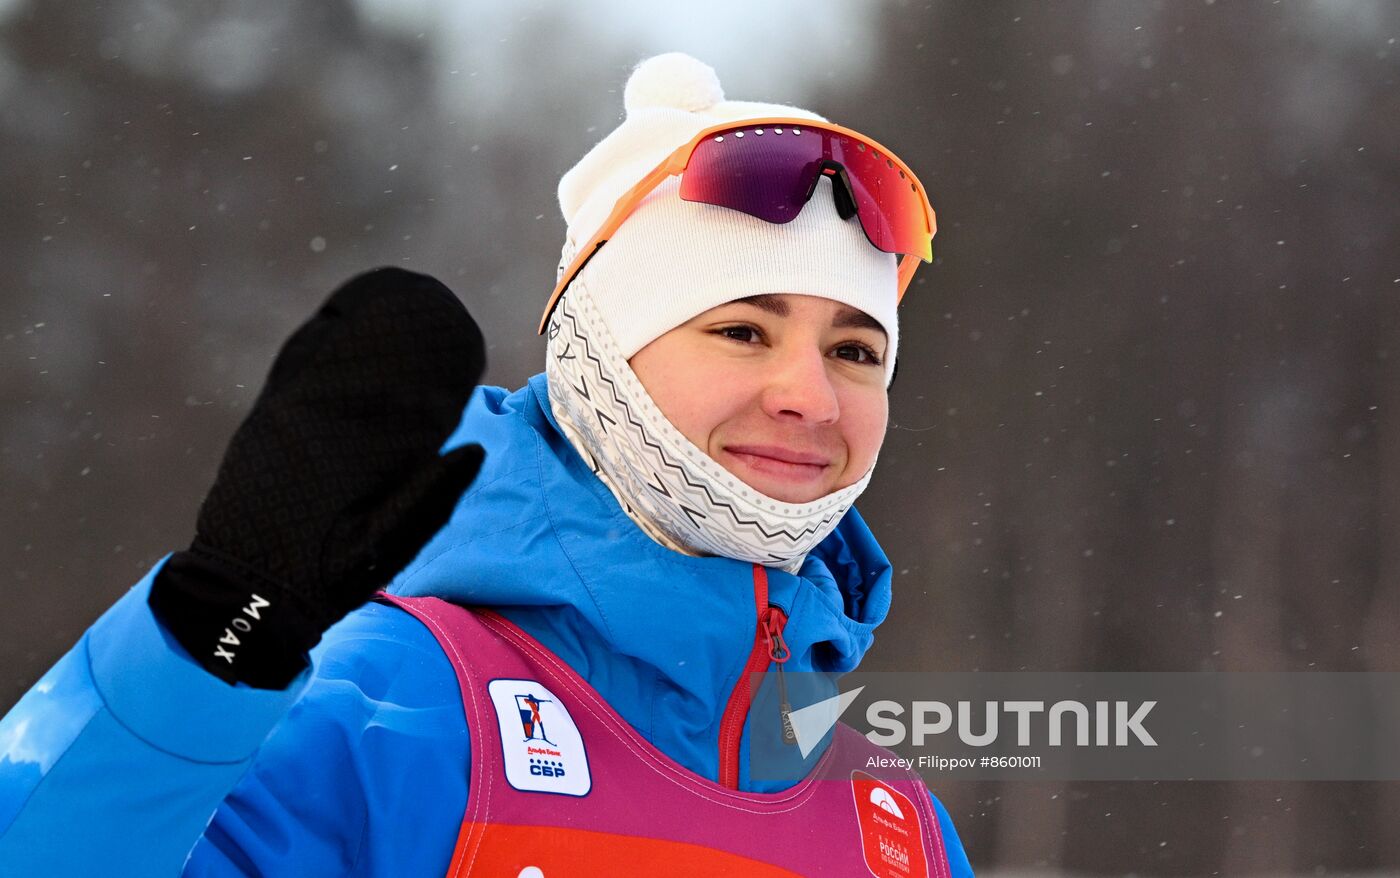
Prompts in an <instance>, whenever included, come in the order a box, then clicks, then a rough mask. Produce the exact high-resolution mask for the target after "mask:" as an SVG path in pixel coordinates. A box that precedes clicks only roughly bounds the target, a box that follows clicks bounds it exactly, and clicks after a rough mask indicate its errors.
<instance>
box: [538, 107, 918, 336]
mask: <svg viewBox="0 0 1400 878" xmlns="http://www.w3.org/2000/svg"><path fill="white" fill-rule="evenodd" d="M822 175H826V176H828V177H831V178H832V188H833V190H834V191H835V195H836V210H837V213H838V214H839V215H840V216H841V218H842V219H850V218H851V217H852V216H856V217H858V218H859V219H860V227H861V228H862V229H863V230H864V231H865V237H866V238H867V239H868V240H869V241H870V243H871V244H872V245H874V246H875V247H876V248H877V249H879V250H883V251H884V252H886V253H897V254H903V256H902V258H901V259H900V261H899V275H898V276H899V298H900V299H903V298H904V291H905V290H906V289H908V288H909V284H910V282H911V281H913V279H914V269H915V268H917V267H918V265H919V261H920V260H923V261H924V262H932V261H933V235H934V232H935V231H936V230H937V228H938V226H937V224H936V222H935V221H934V215H933V206H932V205H931V204H929V200H928V195H927V194H926V193H925V192H924V187H923V184H921V183H920V182H919V180H918V178H917V177H915V176H914V172H913V171H911V170H909V166H908V165H906V164H904V162H902V161H900V160H899V159H898V158H895V156H894V155H893V154H892V153H891V152H890V151H889V150H887V149H885V148H884V147H883V146H881V145H880V144H878V143H876V142H875V141H874V140H871V139H870V138H869V137H866V136H865V135H864V134H860V133H858V132H856V131H852V130H851V129H849V128H842V127H841V126H840V125H833V124H830V123H828V122H816V121H813V120H810V119H794V118H786V117H767V118H762V119H745V120H743V121H739V122H725V123H724V124H721V125H714V126H711V127H709V128H706V129H705V130H704V131H701V132H700V133H699V134H697V135H695V137H694V138H692V139H691V141H690V142H689V143H687V144H685V145H683V146H681V147H679V148H678V149H676V150H675V151H674V152H672V153H671V154H670V155H669V156H667V157H666V159H665V160H664V161H662V162H661V164H659V165H657V166H656V167H655V168H653V169H652V170H651V172H650V173H648V174H647V175H646V176H645V177H643V178H642V179H641V180H640V181H638V182H637V185H635V186H633V187H632V188H631V189H628V190H627V192H626V194H624V195H623V196H622V197H621V198H620V199H618V201H617V204H616V205H614V206H613V209H612V213H610V214H608V218H607V220H606V221H605V222H604V223H603V225H602V226H601V227H600V228H599V229H598V231H597V233H595V234H594V235H593V237H592V238H590V239H589V241H588V243H587V244H585V245H584V246H582V247H580V248H579V250H578V253H577V255H575V257H574V260H573V262H572V263H570V265H569V267H568V270H567V271H565V272H564V273H563V275H561V276H560V278H559V283H558V284H557V285H556V286H555V287H554V292H553V293H552V294H551V295H550V297H549V303H548V304H547V305H546V306H545V309H544V316H543V317H541V318H540V326H539V330H538V331H539V332H540V333H541V334H542V333H543V332H544V330H545V326H546V325H547V324H548V323H549V315H550V314H552V313H553V312H554V307H555V305H557V304H558V302H559V297H560V296H562V295H564V290H565V289H567V288H568V286H569V284H571V283H572V282H573V280H574V278H575V277H577V276H578V273H579V272H580V271H582V270H583V267H584V266H585V265H587V264H588V260H590V259H592V258H593V256H594V254H596V253H597V252H598V251H599V250H600V249H602V246H603V245H604V244H606V243H607V242H608V239H609V238H611V237H612V235H613V233H615V232H616V231H617V228H618V226H620V225H622V222H623V220H625V219H627V217H628V216H630V215H631V214H632V211H634V210H636V209H637V206H638V205H639V204H641V202H642V199H643V198H645V197H646V196H647V195H648V194H649V193H650V192H651V191H652V190H653V189H655V188H656V187H657V186H660V185H661V183H662V182H664V181H665V180H666V179H667V178H669V177H673V176H679V177H680V178H681V186H680V197H681V198H682V199H684V200H686V201H694V202H699V203H702V204H713V205H716V206H718V207H728V208H732V209H734V210H737V211H741V212H743V213H746V214H748V215H750V216H755V217H758V218H759V219H761V220H767V221H768V222H770V223H786V222H789V221H791V220H792V219H793V218H794V217H796V216H797V215H798V214H799V213H800V212H801V211H802V208H803V207H804V206H806V204H807V201H808V199H810V198H811V197H812V192H813V191H815V190H816V187H817V181H818V180H819V179H820V178H821V176H822ZM838 183H839V184H840V185H837V184H838Z"/></svg>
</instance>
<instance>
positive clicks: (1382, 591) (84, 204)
mask: <svg viewBox="0 0 1400 878" xmlns="http://www.w3.org/2000/svg"><path fill="white" fill-rule="evenodd" d="M659 9H668V10H671V11H665V12H660V11H656V10H659ZM1397 38H1400V5H1397V4H1394V3H1390V2H1386V0H1369V2H1368V0H1333V2H1311V3H1309V2H1288V3H1279V2H1268V0H1253V2H1238V0H1237V2H1226V0H1220V2H1212V0H1173V2H1127V0H1121V2H1097V3H1091V2H1059V3H1044V2H1001V3H980V2H973V0H968V2H960V3H952V2H937V3H931V4H929V3H915V2H873V0H872V2H854V0H845V2H839V0H824V2H816V0H807V2H776V0H773V2H765V3H754V2H752V0H706V2H705V3H702V4H689V5H687V6H685V7H681V6H680V5H673V4H664V5H663V4H652V3H645V4H644V3H641V2H635V3H632V2H620V0H615V2H588V3H573V4H565V3H541V2H511V3H499V2H490V3H488V2H482V0H471V2H462V0H455V2H454V0H414V2H408V0H373V2H369V0H365V2H359V3H355V2H351V0H322V2H315V3H298V4H292V3H273V2H216V3H206V4H189V3H179V2H174V0H106V2H103V3H75V2H59V0H48V2H39V0H0V198H3V201H0V204H3V207H4V210H3V212H0V255H3V258H4V265H5V267H6V272H7V275H6V280H5V282H4V283H3V284H0V584H2V585H0V587H3V589H4V592H3V594H4V596H5V598H6V600H5V602H4V609H3V610H0V709H3V708H5V707H7V706H8V705H9V704H10V703H12V702H13V700H14V699H16V698H18V696H19V695H20V693H21V692H23V691H24V690H25V689H26V688H27V687H28V686H29V685H30V684H31V683H32V682H33V681H34V680H35V679H37V678H38V676H39V675H40V674H41V673H42V671H43V670H44V669H45V668H46V667H47V666H48V665H49V664H51V663H52V662H53V661H54V660H55V659H56V658H57V657H58V656H59V655H60V654H61V653H62V652H63V651H64V650H65V649H66V648H67V647H68V646H69V645H71V644H72V642H73V641H74V640H75V639H76V638H77V637H78V636H79V635H80V634H81V632H82V631H83V629H84V628H85V627H86V626H87V625H88V624H89V623H90V622H91V621H92V620H93V619H94V618H96V616H97V615H98V614H99V613H100V612H101V611H102V609H103V608H104V607H105V606H107V605H108V604H110V603H111V602H112V600H114V599H115V598H116V597H117V596H118V595H119V594H120V593H121V592H122V591H123V590H124V589H125V588H127V587H128V586H129V585H130V584H131V583H133V582H134V581H135V580H136V579H137V578H139V577H140V576H141V575H142V574H143V573H144V572H145V571H146V570H147V569H148V568H149V567H150V565H151V564H152V563H153V562H154V561H155V560H157V559H158V558H159V557H160V556H161V555H163V554H164V553H165V552H167V551H170V550H173V549H176V548H180V547H182V546H184V545H186V544H187V543H188V541H189V539H190V537H191V536H192V527H193V520H194V513H195V510H196V508H197V506H198V503H199V501H200V499H201V498H202V496H203V493H204V491H205V490H206V488H207V487H208V485H209V483H210V482H211V480H212V478H213V474H214V471H215V467H216V466H217V464H218V461H219V457H220V454H221V452H222V450H223V447H224V444H225V442H226V441H227V439H228V437H229V435H230V434H231V433H232V431H233V429H234V428H235V426H236V425H237V423H238V421H239V419H240V417H241V416H242V415H243V414H244V413H245V411H246V408H247V406H248V405H249V404H250V403H251V401H252V399H253V397H254V395H255V393H256V391H257V388H258V387H259V386H260V384H261V382H262V379H263V376H264V374H265V372H266V369H267V366H268V364H269V363H270V360H271V357H272V354H273V353H274V351H275V350H276V348H277V346H278V345H279V344H280V342H281V341H282V339H283V338H284V337H285V336H286V335H287V334H288V333H289V332H290V331H291V329H292V328H293V327H294V326H295V325H296V324H297V323H299V322H300V321H301V320H302V319H304V318H305V317H306V316H307V315H308V314H309V313H310V312H311V311H312V310H313V309H314V307H315V306H316V304H317V303H318V302H319V301H320V300H321V299H322V298H323V297H324V296H325V295H326V294H327V293H328V292H329V290H330V289H331V288H332V287H333V286H334V285H335V284H337V283H338V282H340V281H341V280H344V279H345V278H347V277H349V276H350V275H352V274H354V273H357V272H359V271H361V270H364V269H366V268H369V267H372V266H375V265H379V264H398V265H403V266H405V267H408V268H412V269H416V270H418V271H426V272H430V273H432V274H435V275H437V276H438V277H440V278H442V279H443V280H444V281H446V282H447V283H448V284H449V285H450V286H452V287H453V288H454V289H456V291H457V292H458V294H459V295H460V296H461V297H462V298H463V299H464V300H465V301H466V302H467V304H468V306H469V307H470V308H471V310H472V311H473V313H474V314H475V315H476V316H477V318H478V320H479V321H480V322H481V324H482V325H483V326H484V327H485V328H486V329H487V331H488V332H489V334H490V336H491V353H490V355H491V371H490V374H489V376H488V377H489V379H490V380H491V381H493V382H494V383H499V384H505V385H516V384H519V383H520V382H521V381H522V380H523V379H524V378H525V377H527V376H528V375H530V374H531V373H533V372H535V371H538V370H539V369H540V368H541V366H542V362H543V359H542V358H543V345H542V344H541V342H540V340H539V339H538V338H536V336H535V335H534V334H533V331H532V330H533V326H534V323H535V321H536V320H537V318H538V312H539V309H540V307H541V304H542V303H543V301H544V299H545V297H546V296H547V294H548V291H549V290H550V288H551V287H552V285H553V281H554V267H555V264H556V258H557V255H558V251H559V247H560V245H561V243H562V240H563V231H564V227H563V221H562V219H561V218H560V216H559V213H558V207H557V203H556V201H555V186H556V184H557V182H558V179H559V176H560V175H561V174H562V173H563V172H564V171H565V170H566V169H567V168H568V167H569V166H570V165H572V164H573V162H575V161H576V160H577V159H578V158H579V157H580V156H581V155H582V154H583V152H584V151H586V150H587V148H588V147H589V146H591V145H592V144H593V143H594V142H595V141H596V140H598V139H599V138H601V137H602V136H603V135H604V134H605V133H606V132H607V131H609V130H611V128H612V127H613V126H614V125H616V124H617V122H618V121H619V120H620V117H621V112H622V99H621V89H622V85H623V83H624V82H625V80H626V77H627V74H628V71H629V69H630V67H631V65H632V64H634V63H636V62H637V61H638V60H640V59H641V58H643V57H646V56H647V55H650V54H654V53H657V52H661V51H668V50H674V49H679V50H684V51H689V52H691V53H693V54H695V55H697V56H698V57H700V58H702V59H704V60H706V61H707V62H709V63H711V64H713V65H714V66H715V67H716V68H717V69H718V71H719V73H720V77H721V81H722V82H723V84H724V86H725V89H726V91H727V93H728V95H729V96H730V97H732V98H736V99H753V100H766V101H774V102H784V103H793V104H797V105H801V106H807V107H810V108H812V109H814V110H817V111H818V112H821V113H823V114H825V115H827V116H828V117H830V118H832V119H834V120H835V121H837V122H840V123H843V124H846V125H850V126H852V127H856V128H859V129H862V130H865V131H868V132H870V133H871V134H872V135H873V136H875V137H876V138H878V139H880V140H881V141H883V142H885V143H886V144H888V145H889V146H890V147H891V148H892V149H894V150H895V151H897V152H898V153H899V154H900V155H901V156H902V157H903V158H904V159H906V160H907V161H908V163H909V164H910V165H911V166H913V167H914V168H915V169H916V170H917V171H918V172H919V174H920V176H921V178H922V179H923V181H924V183H925V184H926V186H927V187H928V189H929V191H930V193H931V196H932V198H933V200H934V206H935V208H936V210H937V211H938V217H939V225H940V230H939V233H938V237H937V238H936V239H935V242H934V249H935V253H936V254H937V262H936V264H935V265H933V266H926V267H924V268H923V269H921V270H920V274H919V277H918V281H917V285H916V286H915V287H914V288H913V289H911V292H910V295H909V296H908V297H907V298H906V300H905V306H904V308H903V310H902V320H903V326H904V329H903V336H904V338H905V339H906V342H905V344H904V345H903V346H902V351H901V353H902V354H903V356H902V357H901V364H900V365H901V368H900V375H899V379H898V381H897V382H896V384H895V386H894V389H893V399H892V410H893V419H894V422H895V426H894V428H893V429H892V431H891V433H890V436H889V439H888V442H887V444H886V448H885V451H884V452H883V454H882V456H881V466H880V469H879V470H878V471H877V475H876V477H875V480H874V483H873V486H872V488H871V490H870V491H869V492H868V493H867V494H866V496H865V498H864V499H863V500H862V503H861V507H862V510H863V511H864V513H865V515H866V517H867V518H868V519H869V520H870V522H871V524H872V527H874V529H875V531H876V533H877V534H879V535H881V537H882V540H883V542H884V544H885V547H886V549H887V550H888V552H889V554H890V555H891V557H892V558H893V559H894V560H895V564H896V567H897V568H898V570H899V576H898V578H897V581H896V589H897V592H896V605H895V611H894V616H893V617H892V619H891V621H890V622H889V623H887V624H886V626H885V627H884V628H882V629H881V632H880V639H879V641H878V643H877V646H876V648H875V650H874V652H873V653H872V655H871V657H870V659H869V664H868V665H867V667H869V668H870V669H873V670H881V669H884V670H893V669H916V668H930V669H934V668H936V669H943V670H973V669H986V670H1018V669H1025V670H1176V671H1183V670H1198V669H1199V670H1265V669H1268V670H1323V671H1355V670H1368V669H1369V670H1389V671H1396V670H1400V539H1397V537H1396V531H1397V528H1400V198H1397V195H1400V185H1398V184H1400V151H1398V150H1397V147H1400V88H1397V74H1400V45H1397V42H1396V40H1397ZM911 489H912V490H911ZM936 792H937V793H938V794H939V795H940V797H941V798H942V799H943V800H944V802H945V803H947V804H948V806H949V808H950V809H951V810H952V812H953V814H954V816H955V818H956V821H957V824H958V826H959V829H960V831H961V834H962V836H963V839H964V842H965V843H966V845H967V848H968V849H969V851H971V853H972V859H973V862H974V865H976V866H977V867H978V868H979V870H980V872H981V874H984V875H985V874H993V873H1000V874H1013V873H1015V874H1022V873H1026V874H1028V873H1032V872H1033V873H1035V874H1047V873H1048V874H1056V873H1061V872H1063V873H1084V874H1103V875H1121V874H1134V875H1208V874H1230V875H1236V874H1270V875H1275V874H1296V875H1340V874H1348V873H1374V872H1393V871H1395V870H1397V869H1400V834H1397V833H1396V832H1395V831H1394V827H1395V825H1396V823H1397V822H1400V784H1394V783H1391V784H1380V783H1376V784H1359V783H1315V784H1302V783H1295V784H1290V783H1248V784H1225V783H1212V784H1189V783H1122V784H1113V783H1078V784H1076V783H1059V784H1039V783H1032V782H1028V781H1014V780H1012V781H1006V782H1000V783H991V782H967V781H964V782H948V783H946V784H943V785H941V786H937V788H936Z"/></svg>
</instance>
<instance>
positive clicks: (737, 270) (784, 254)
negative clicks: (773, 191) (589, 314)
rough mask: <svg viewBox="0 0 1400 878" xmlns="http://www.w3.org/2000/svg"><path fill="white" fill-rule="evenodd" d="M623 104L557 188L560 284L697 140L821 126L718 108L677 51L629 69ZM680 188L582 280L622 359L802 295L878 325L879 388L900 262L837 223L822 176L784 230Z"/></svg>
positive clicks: (709, 87)
mask: <svg viewBox="0 0 1400 878" xmlns="http://www.w3.org/2000/svg"><path fill="white" fill-rule="evenodd" d="M623 104H624V106H625V108H626V111H627V117H626V119H625V121H623V123H622V124H621V125H619V126H618V127H617V128H616V129H614V130H613V131H612V133H610V134H609V135H608V136H607V137H605V138H603V140H602V141H600V142H599V143H598V144H597V145H596V146H594V147H593V148H592V149H591V150H589V152H588V154H587V155H585V156H584V157H583V158H582V159H581V160H580V161H579V163H578V164H576V165H574V167H573V168H571V169H570V170H569V172H568V173H566V174H565V175H564V177H563V178H562V179H561V180H560V181H559V206H560V208H561V209H562V211H563V214H564V220H565V222H567V223H568V237H567V240H566V241H565V244H564V251H563V257H562V259H561V260H560V262H561V265H560V269H559V271H560V274H561V275H562V273H563V271H564V270H565V268H566V267H567V266H568V265H569V263H571V262H572V260H573V257H574V254H575V253H576V252H577V249H578V247H580V246H582V245H583V244H584V243H586V242H587V241H588V240H589V238H591V237H592V235H593V234H594V233H595V232H596V231H597V230H598V228H599V227H600V226H602V224H603V222H604V221H605V220H606V219H607V217H608V214H610V213H611V212H612V209H613V207H614V205H615V204H616V203H617V200H618V199H619V198H621V197H622V195H623V194H624V193H626V192H627V190H628V189H630V188H631V187H632V186H634V185H635V184H636V183H637V182H638V181H639V180H641V179H642V177H643V176H645V175H646V173H647V172H648V171H650V170H651V169H652V168H654V167H656V165H657V164H659V163H660V162H661V161H662V160H663V159H665V158H666V156H667V155H669V154H670V153H671V152H672V151H673V150H675V149H676V148H677V147H679V146H681V145H682V144H684V143H686V142H688V141H689V140H690V139H691V138H693V137H694V136H695V135H696V134H697V133H699V132H700V131H701V130H703V129H705V128H708V127H709V126H711V125H715V124H719V123H722V122H729V121H738V120H743V119H754V118H761V117H764V116H791V117H797V118H800V119H813V120H817V121H823V122H824V121H827V120H826V119H824V118H823V117H821V116H818V115H817V114H815V113H812V112H810V111H808V110H803V109H800V108H798V107H789V106H784V105H781V104H763V103H755V102H751V101H726V100H725V99H724V92H723V91H722V90H721V89H720V84H719V78H718V77H717V76H716V75H715V72H714V70H713V69H711V68H710V67H709V66H707V65H706V64H703V63H701V62H700V61H697V60H696V59H694V58H692V57H690V56H689V55H685V54H682V53H679V52H672V53H668V54H665V55H657V56H655V57H653V58H648V59H647V60H645V61H643V62H642V63H640V64H638V65H637V68H636V70H635V71H634V72H633V73H632V75H631V77H630V78H629V79H628V80H627V87H626V90H625V91H624V93H623ZM679 186H680V182H679V179H678V178H674V177H673V178H671V179H669V180H667V181H666V182H664V183H663V184H662V185H660V186H659V187H657V189H656V190H655V191H653V192H652V193H651V194H650V195H649V196H647V197H646V198H645V199H644V200H643V201H642V202H641V204H640V205H639V206H638V207H637V209H636V210H635V211H634V212H633V213H632V214H631V216H629V217H628V218H627V219H626V220H625V221H624V222H623V223H622V225H621V226H620V227H619V228H618V230H617V231H616V232H615V233H614V234H613V236H612V238H611V239H610V240H609V241H608V243H607V244H606V245H605V246H604V247H603V248H602V249H601V250H599V251H598V253H597V255H596V256H594V257H593V258H592V259H591V260H590V261H589V263H588V265H587V266H586V267H585V268H584V269H583V271H582V272H581V273H580V280H581V281H582V282H584V283H586V284H587V285H588V289H589V291H590V293H591V294H592V296H593V299H594V301H595V303H596V305H597V307H598V310H599V313H600V316H601V318H602V319H603V321H604V322H605V323H606V325H607V326H608V328H609V329H610V330H611V333H612V335H613V337H614V339H615V340H616V342H617V345H618V348H619V351H620V353H621V354H622V356H624V357H626V358H630V357H631V356H632V355H633V354H635V353H636V352H637V351H639V350H641V349H642V348H643V347H645V346H646V345H647V344H648V343H650V342H651V341H652V340H653V339H655V338H657V337H658V336H660V335H662V334H664V333H665V332H667V331H669V330H671V329H673V328H675V327H677V326H679V325H680V324H682V323H684V322H686V321H687V320H689V319H691V318H692V317H694V316H695V315H697V314H700V313H702V312H704V311H707V310H709V309H710V308H714V307H716V306H718V305H722V304H724V303H726V302H731V301H733V300H735V299H741V298H744V297H746V296H753V295H759V294H763V293H801V294H806V295H812V296H822V297H825V298H828V299H833V300H835V301H838V302H841V303H844V304H846V305H850V306H851V307H853V308H857V309H859V310H861V311H864V312H865V313H866V314H869V315H870V316H871V317H874V318H875V319H876V320H878V321H879V322H880V325H881V326H882V327H884V329H885V332H886V334H887V335H888V337H889V345H888V348H887V350H886V354H885V363H884V365H885V376H886V380H887V381H888V379H889V378H890V376H891V375H892V374H893V370H894V362H895V354H896V351H897V343H898V322H897V318H896V306H897V305H898V279H897V263H896V259H897V257H896V256H895V255H894V254H891V253H885V252H882V251H880V250H877V249H876V248H875V247H874V246H872V245H871V244H870V242H869V240H868V239H867V238H866V236H865V232H864V231H863V230H862V229H861V226H860V221H859V220H858V219H857V218H856V217H854V216H852V217H851V218H850V219H845V220H843V219H842V218H841V217H840V216H839V215H838V213H837V211H836V206H835V200H834V198H833V192H832V189H831V184H830V181H829V179H828V178H826V177H822V178H821V179H820V181H819V183H818V187H817V189H816V190H815V191H814V192H813V194H812V198H811V200H810V201H808V203H807V205H806V206H805V207H804V208H803V209H802V212H801V213H800V214H799V215H798V216H797V217H796V218H795V219H793V220H792V221H791V222H788V223H783V224H777V223H770V222H767V221H766V220H762V219H759V218H757V217H753V216H749V215H748V214H745V213H741V212H740V211H737V210H731V209H729V208H725V207H717V206H715V205H710V204H699V203H695V202H689V201H683V200H681V198H680V196H679V194H678V189H679ZM565 295H566V296H567V295H568V293H565Z"/></svg>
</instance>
